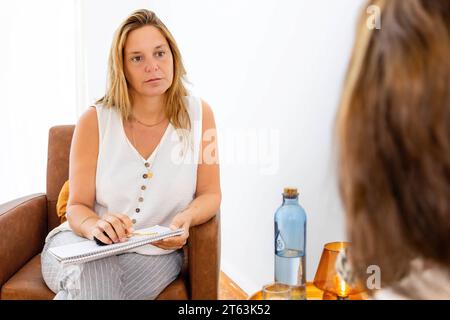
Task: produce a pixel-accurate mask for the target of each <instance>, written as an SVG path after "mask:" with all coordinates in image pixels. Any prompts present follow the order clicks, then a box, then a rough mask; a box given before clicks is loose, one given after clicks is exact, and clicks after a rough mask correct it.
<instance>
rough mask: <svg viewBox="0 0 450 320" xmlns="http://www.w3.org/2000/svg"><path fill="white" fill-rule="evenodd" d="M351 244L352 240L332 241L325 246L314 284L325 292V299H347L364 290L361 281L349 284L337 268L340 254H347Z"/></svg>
mask: <svg viewBox="0 0 450 320" xmlns="http://www.w3.org/2000/svg"><path fill="white" fill-rule="evenodd" d="M350 246H351V244H350V242H331V243H327V244H325V246H324V248H323V251H322V256H321V257H320V262H319V267H318V268H317V272H316V275H315V277H314V285H315V286H316V287H317V288H319V289H320V290H322V291H323V292H324V293H323V299H324V300H347V299H349V297H350V296H351V295H354V294H358V293H361V292H363V291H364V289H363V288H362V286H361V285H360V284H359V283H357V284H354V285H349V284H348V283H347V282H345V281H344V280H343V279H342V277H341V276H340V275H339V274H338V272H337V270H336V261H337V259H338V256H339V254H345V252H346V250H348V249H349V248H350Z"/></svg>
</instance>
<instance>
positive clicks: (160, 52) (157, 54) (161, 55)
mask: <svg viewBox="0 0 450 320" xmlns="http://www.w3.org/2000/svg"><path fill="white" fill-rule="evenodd" d="M165 54H166V52H165V51H158V52H156V53H155V55H156V56H157V57H164V55H165Z"/></svg>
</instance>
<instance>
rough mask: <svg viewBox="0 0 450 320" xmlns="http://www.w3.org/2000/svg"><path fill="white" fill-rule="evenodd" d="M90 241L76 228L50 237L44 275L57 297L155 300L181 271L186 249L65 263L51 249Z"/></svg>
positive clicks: (57, 298)
mask: <svg viewBox="0 0 450 320" xmlns="http://www.w3.org/2000/svg"><path fill="white" fill-rule="evenodd" d="M84 240H86V239H85V238H82V237H79V236H77V235H76V234H75V233H73V232H72V231H62V232H59V233H57V234H56V235H54V236H53V237H52V238H50V239H49V240H48V241H47V243H46V244H45V246H44V249H43V251H42V254H41V265H42V275H43V277H44V281H45V283H46V284H47V286H48V287H49V288H50V289H51V290H52V291H53V292H54V293H56V296H55V298H54V299H55V300H88V299H89V300H92V299H95V300H125V299H136V300H143V299H155V298H156V297H157V296H158V295H159V294H160V293H161V292H162V291H163V290H164V288H166V287H167V286H168V285H169V284H170V283H171V282H172V281H174V280H175V279H176V277H177V276H178V274H179V273H180V270H181V267H182V264H183V253H182V250H178V251H175V252H172V253H169V254H167V255H153V256H148V255H141V254H137V253H124V254H120V255H116V256H111V257H108V258H103V259H99V260H95V261H91V262H86V263H82V264H78V265H72V266H62V265H61V264H60V263H59V262H58V261H57V260H56V258H55V257H53V256H52V255H51V254H50V253H49V252H48V251H47V250H48V249H49V248H51V247H55V246H60V245H63V244H69V243H75V242H80V241H84Z"/></svg>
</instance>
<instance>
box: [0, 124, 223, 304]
mask: <svg viewBox="0 0 450 320" xmlns="http://www.w3.org/2000/svg"><path fill="white" fill-rule="evenodd" d="M74 128H75V126H73V125H67V126H56V127H53V128H51V129H50V131H49V143H48V161H47V192H46V194H33V195H29V196H26V197H23V198H20V199H16V200H13V201H10V202H8V203H5V204H2V205H0V235H1V236H0V288H1V291H0V299H34V300H38V299H52V298H53V297H54V295H55V294H54V293H53V292H52V291H51V290H50V289H49V288H48V287H47V286H46V284H45V282H44V280H43V278H42V275H41V262H40V252H41V251H42V248H43V246H44V239H45V237H46V235H47V233H48V232H49V231H50V230H51V229H53V228H54V227H56V226H57V225H58V224H59V219H58V216H57V214H56V202H57V199H58V195H59V192H60V190H61V187H62V185H63V184H64V182H65V181H66V180H67V179H68V168H69V152H70V144H71V141H72V135H73V131H74ZM30 178H31V177H30ZM189 234H190V236H189V240H188V243H187V245H186V246H185V247H184V252H185V261H184V266H183V270H182V272H181V273H180V276H179V277H178V278H177V279H176V280H175V281H174V282H172V283H171V284H170V285H169V286H168V287H167V288H166V289H165V290H164V291H163V292H162V293H161V294H160V295H159V296H158V298H157V299H162V300H169V299H173V300H183V299H204V300H210V299H211V300H212V299H217V297H218V285H219V272H220V271H219V266H220V212H218V213H217V215H216V216H215V217H213V218H212V219H211V220H209V221H208V222H206V223H204V224H202V225H199V226H195V227H192V228H191V229H190V231H189Z"/></svg>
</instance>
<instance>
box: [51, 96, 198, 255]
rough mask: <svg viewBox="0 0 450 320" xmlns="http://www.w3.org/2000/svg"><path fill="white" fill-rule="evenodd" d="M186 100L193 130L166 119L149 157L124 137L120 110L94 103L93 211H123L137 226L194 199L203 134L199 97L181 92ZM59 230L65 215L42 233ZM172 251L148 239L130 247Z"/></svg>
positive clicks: (168, 216) (163, 219)
mask: <svg viewBox="0 0 450 320" xmlns="http://www.w3.org/2000/svg"><path fill="white" fill-rule="evenodd" d="M185 102H186V108H187V110H188V113H189V117H190V120H191V130H190V131H185V132H184V135H183V134H182V132H181V131H180V130H175V128H174V127H173V125H172V124H171V123H169V125H168V126H167V129H166V131H165V132H164V134H163V136H162V138H161V140H160V142H159V144H158V145H157V147H156V148H155V150H154V151H153V153H152V154H151V155H150V157H149V158H148V159H144V158H143V157H142V156H141V155H140V154H139V152H138V151H137V150H136V149H135V148H134V147H133V145H132V144H131V142H130V141H129V140H128V138H127V136H126V134H125V130H124V127H123V122H122V118H121V115H120V113H119V111H118V110H116V109H115V108H106V107H103V106H101V105H96V106H95V107H96V110H97V118H98V128H99V150H98V158H97V171H96V199H95V206H94V211H95V212H96V213H97V214H98V215H99V216H100V217H101V216H102V215H103V214H105V213H107V212H110V213H122V214H126V215H128V216H129V217H130V218H131V219H132V221H133V223H134V226H133V228H134V229H135V230H137V229H141V228H147V227H150V226H153V225H156V224H158V225H161V226H166V227H168V226H169V225H170V223H171V221H172V219H173V217H174V216H175V215H176V214H177V213H179V212H181V211H182V210H184V209H185V208H187V207H188V205H189V204H190V203H191V202H192V200H193V199H194V196H195V191H196V185H197V165H198V160H199V155H200V154H199V153H200V143H201V136H202V103H201V100H200V99H199V98H196V97H191V96H188V97H185ZM186 139H188V141H185V140H186ZM62 230H71V228H70V226H69V223H68V222H67V221H66V222H64V223H63V224H61V225H60V226H59V227H57V228H55V229H54V230H52V231H51V232H50V233H49V235H48V236H47V238H46V239H49V238H50V237H51V236H52V235H54V234H55V233H57V232H59V231H62ZM172 251H173V250H163V249H160V248H158V247H155V246H152V245H146V246H143V247H140V248H136V249H132V250H130V251H129V252H137V253H140V254H145V255H152V254H167V253H170V252H172Z"/></svg>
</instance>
